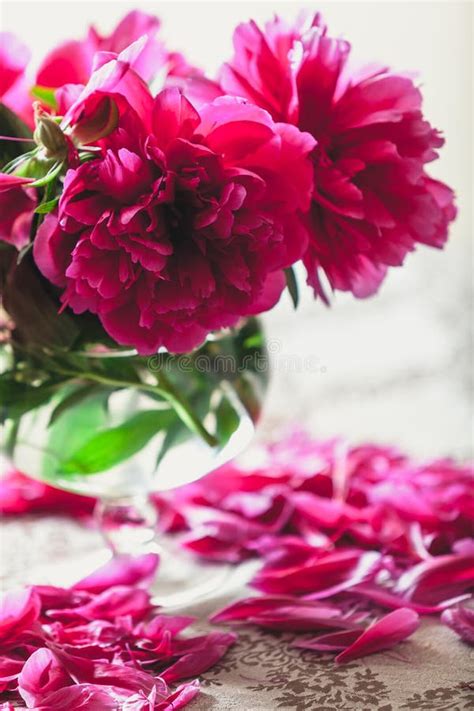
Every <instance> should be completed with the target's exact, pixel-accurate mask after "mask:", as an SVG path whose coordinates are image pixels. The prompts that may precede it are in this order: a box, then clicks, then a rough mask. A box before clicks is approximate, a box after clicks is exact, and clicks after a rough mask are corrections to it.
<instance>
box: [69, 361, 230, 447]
mask: <svg viewBox="0 0 474 711" xmlns="http://www.w3.org/2000/svg"><path fill="white" fill-rule="evenodd" d="M56 372H59V373H61V374H62V375H68V376H70V377H72V378H80V379H82V380H90V381H92V382H96V383H100V384H101V385H108V386H110V387H113V388H137V389H138V390H143V391H144V392H149V393H152V394H153V395H160V396H161V397H162V398H163V399H165V400H167V401H168V402H169V403H170V405H171V406H172V407H173V409H174V410H175V412H176V414H177V415H178V417H179V418H180V420H181V421H182V422H183V423H184V424H185V425H186V427H188V428H189V429H190V430H192V431H193V432H195V433H196V434H197V435H199V436H200V437H202V439H203V440H204V441H205V442H206V443H207V444H208V445H209V446H210V447H215V446H216V445H217V444H218V440H217V439H216V438H215V437H214V435H212V434H211V433H210V432H208V430H207V429H206V428H205V427H204V425H203V424H202V422H201V420H200V419H199V417H198V416H197V415H196V413H195V412H194V411H193V408H192V406H191V404H190V403H189V402H188V401H187V400H186V398H185V397H184V396H183V395H182V394H181V393H179V392H178V391H177V390H176V389H175V388H174V387H173V385H172V384H171V383H170V382H169V381H168V379H167V378H165V377H163V374H162V373H160V380H161V382H162V384H163V387H160V386H159V385H158V386H156V385H148V384H147V383H142V382H140V381H133V380H132V381H130V380H116V379H115V378H109V377H107V376H106V375H99V374H98V373H89V372H85V373H82V372H75V371H70V370H66V369H64V368H56Z"/></svg>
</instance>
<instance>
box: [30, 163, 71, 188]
mask: <svg viewBox="0 0 474 711" xmlns="http://www.w3.org/2000/svg"><path fill="white" fill-rule="evenodd" d="M63 167H64V161H61V162H60V163H55V164H54V165H53V166H52V167H51V168H50V169H49V170H48V172H47V173H46V175H45V176H43V177H42V178H38V180H35V181H34V183H30V184H29V185H28V187H29V188H42V187H43V186H44V185H48V183H51V181H53V180H55V179H56V178H57V177H58V175H59V173H60V172H61V170H62V169H63Z"/></svg>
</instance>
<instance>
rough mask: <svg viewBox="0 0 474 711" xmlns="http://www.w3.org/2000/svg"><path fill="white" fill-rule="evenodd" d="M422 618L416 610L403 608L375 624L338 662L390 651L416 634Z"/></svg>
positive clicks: (344, 652)
mask: <svg viewBox="0 0 474 711" xmlns="http://www.w3.org/2000/svg"><path fill="white" fill-rule="evenodd" d="M419 625H420V618H419V617H418V615H417V613H416V612H414V610H409V609H408V608H407V607H402V608H400V609H399V610H395V611H394V612H389V613H388V615H385V617H382V618H381V619H380V620H377V621H376V622H374V623H373V624H372V625H371V626H370V627H368V628H367V629H366V630H365V631H364V632H362V634H361V635H360V637H358V638H357V639H356V640H355V641H354V642H353V643H352V644H350V645H349V647H347V648H346V649H345V650H344V651H343V652H341V653H340V654H338V656H337V657H336V662H337V663H338V664H339V663H342V662H349V661H351V660H352V659H358V658H359V657H365V656H367V655H368V654H374V653H375V652H380V651H382V650H384V649H390V647H394V646H395V645H396V644H398V643H399V642H401V641H402V640H404V639H406V638H407V637H409V636H410V635H412V634H413V632H415V631H416V630H417V629H418V627H419Z"/></svg>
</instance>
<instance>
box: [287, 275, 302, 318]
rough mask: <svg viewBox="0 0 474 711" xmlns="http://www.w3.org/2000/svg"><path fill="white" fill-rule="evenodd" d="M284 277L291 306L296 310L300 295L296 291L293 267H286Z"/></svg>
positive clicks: (296, 283) (296, 284) (296, 285)
mask: <svg viewBox="0 0 474 711" xmlns="http://www.w3.org/2000/svg"><path fill="white" fill-rule="evenodd" d="M285 277H286V286H287V287H288V291H289V292H290V296H291V300H292V302H293V306H294V307H295V309H296V308H297V306H298V303H299V300H300V295H299V291H298V282H297V281H296V276H295V270H294V269H293V267H288V269H285Z"/></svg>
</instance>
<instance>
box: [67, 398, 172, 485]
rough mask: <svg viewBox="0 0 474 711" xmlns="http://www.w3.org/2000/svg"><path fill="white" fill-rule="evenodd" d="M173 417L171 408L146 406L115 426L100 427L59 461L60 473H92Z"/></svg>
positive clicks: (125, 453) (139, 445)
mask: <svg viewBox="0 0 474 711" xmlns="http://www.w3.org/2000/svg"><path fill="white" fill-rule="evenodd" d="M175 421H176V415H175V413H174V412H173V410H148V411H146V412H140V413H139V414H138V415H135V416H134V417H131V418H130V419H129V420H127V421H126V422H124V423H122V424H121V425H119V426H118V427H113V428H111V429H108V430H103V431H102V432H99V433H98V434H96V435H95V436H94V437H92V439H90V440H89V441H88V442H86V444H84V445H83V446H82V447H80V448H79V449H78V450H77V451H76V452H75V453H73V454H72V456H71V457H69V458H68V459H67V460H66V461H64V462H62V464H61V465H60V470H61V473H63V474H96V473H98V472H103V471H106V470H108V469H111V468H112V467H114V466H115V465H117V464H120V462H122V461H124V460H126V459H129V458H130V457H131V456H133V455H134V454H136V453H137V452H139V451H140V450H141V449H142V448H143V447H144V446H145V445H146V444H147V443H148V442H149V441H150V440H151V439H152V437H154V436H155V435H156V434H157V433H158V432H160V430H163V429H166V428H168V427H169V426H170V425H171V424H172V423H174V422H175Z"/></svg>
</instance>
